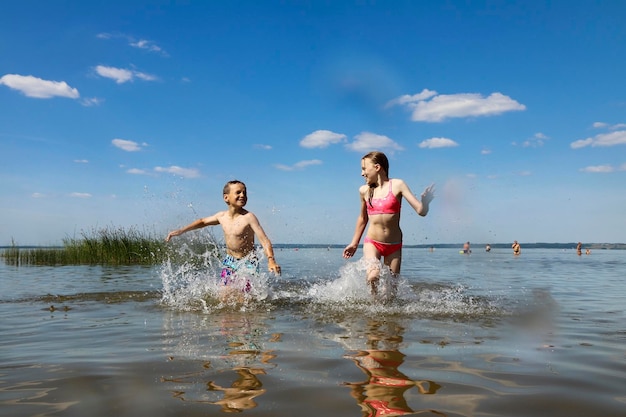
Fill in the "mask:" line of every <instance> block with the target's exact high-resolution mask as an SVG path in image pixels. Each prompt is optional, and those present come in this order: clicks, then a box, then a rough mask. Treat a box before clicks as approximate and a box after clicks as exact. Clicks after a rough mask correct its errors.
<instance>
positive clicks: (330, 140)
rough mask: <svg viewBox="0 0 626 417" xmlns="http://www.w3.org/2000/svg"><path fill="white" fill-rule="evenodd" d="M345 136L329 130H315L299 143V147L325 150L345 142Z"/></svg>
mask: <svg viewBox="0 0 626 417" xmlns="http://www.w3.org/2000/svg"><path fill="white" fill-rule="evenodd" d="M345 141H346V135H343V134H341V133H335V132H331V131H330V130H316V131H315V132H313V133H310V134H308V135H306V136H305V137H304V138H303V139H302V140H301V141H300V146H302V147H303V148H326V147H327V146H328V145H332V144H335V143H339V142H345Z"/></svg>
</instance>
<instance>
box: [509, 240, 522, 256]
mask: <svg viewBox="0 0 626 417" xmlns="http://www.w3.org/2000/svg"><path fill="white" fill-rule="evenodd" d="M511 247H512V248H513V255H519V254H520V253H522V247H521V246H520V245H519V243H517V240H515V241H513V244H512V245H511Z"/></svg>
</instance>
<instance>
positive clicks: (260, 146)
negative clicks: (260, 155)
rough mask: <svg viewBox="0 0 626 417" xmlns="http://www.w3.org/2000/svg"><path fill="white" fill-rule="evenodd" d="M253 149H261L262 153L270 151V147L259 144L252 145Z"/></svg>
mask: <svg viewBox="0 0 626 417" xmlns="http://www.w3.org/2000/svg"><path fill="white" fill-rule="evenodd" d="M254 148H255V149H263V150H264V151H269V150H271V149H272V146H271V145H263V144H261V143H257V144H256V145H254Z"/></svg>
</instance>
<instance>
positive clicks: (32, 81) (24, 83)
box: [0, 74, 80, 98]
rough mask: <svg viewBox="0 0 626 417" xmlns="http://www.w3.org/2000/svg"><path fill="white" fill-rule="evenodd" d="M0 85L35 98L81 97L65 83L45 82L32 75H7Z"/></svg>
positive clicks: (0, 80)
mask: <svg viewBox="0 0 626 417" xmlns="http://www.w3.org/2000/svg"><path fill="white" fill-rule="evenodd" d="M0 85H6V86H7V87H9V88H12V89H13V90H17V91H19V92H21V93H22V94H24V95H25V96H27V97H33V98H52V97H67V98H79V97H80V94H79V93H78V90H77V89H75V88H72V87H70V86H69V85H68V84H67V83H66V82H65V81H49V80H43V79H41V78H37V77H33V76H32V75H18V74H6V75H3V76H2V77H1V78H0Z"/></svg>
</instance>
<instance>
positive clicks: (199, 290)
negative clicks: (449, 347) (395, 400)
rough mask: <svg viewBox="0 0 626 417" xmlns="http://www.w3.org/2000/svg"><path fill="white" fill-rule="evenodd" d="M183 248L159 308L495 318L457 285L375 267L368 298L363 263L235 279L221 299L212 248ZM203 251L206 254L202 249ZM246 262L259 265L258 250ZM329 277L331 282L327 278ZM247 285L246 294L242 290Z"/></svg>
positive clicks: (495, 312)
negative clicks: (374, 289)
mask: <svg viewBox="0 0 626 417" xmlns="http://www.w3.org/2000/svg"><path fill="white" fill-rule="evenodd" d="M193 246H194V245H191V244H188V243H183V244H182V245H181V246H180V249H179V251H178V252H179V253H178V254H179V255H180V259H183V260H184V261H182V262H174V261H172V260H168V261H167V262H166V263H165V264H164V265H163V266H162V268H161V276H162V280H163V297H162V303H163V304H165V305H167V306H168V307H171V308H174V309H176V310H191V311H203V312H212V311H216V310H223V309H230V310H238V311H246V310H248V311H249V310H258V309H261V310H268V311H269V310H274V309H282V308H288V309H302V310H303V311H305V312H307V313H314V314H316V315H319V316H328V317H329V318H330V317H334V318H335V319H336V318H337V317H340V316H343V315H346V314H367V315H377V314H386V315H389V314H391V315H403V316H407V315H408V316H419V317H433V318H445V317H453V318H459V317H475V318H477V317H483V316H490V317H493V316H500V315H502V314H503V313H502V310H503V309H502V308H501V307H499V306H498V300H492V299H489V298H487V297H485V296H481V295H473V294H472V291H471V289H470V288H467V287H464V286H462V285H450V284H432V283H425V282H423V281H417V280H416V279H410V278H407V277H402V276H399V277H398V276H393V275H392V274H391V273H390V271H389V269H388V268H387V267H385V266H383V265H381V276H380V281H379V283H378V293H377V294H376V295H372V294H371V291H370V287H369V285H368V284H367V282H366V279H365V276H366V270H367V265H368V264H367V262H365V261H364V260H363V259H360V260H357V261H353V262H348V263H345V264H344V265H343V266H342V267H340V268H339V269H338V270H337V272H336V274H333V273H332V272H331V273H330V274H328V273H327V274H326V276H323V277H319V276H318V277H315V278H312V277H306V276H299V275H295V276H283V277H275V276H274V275H271V274H269V273H264V272H260V273H256V274H249V275H245V274H241V273H239V278H240V280H239V281H238V282H235V283H234V286H233V287H232V288H229V292H230V297H224V288H225V287H224V285H223V284H222V283H221V279H220V272H221V269H222V264H221V259H222V257H223V255H224V254H223V253H222V250H221V249H220V246H219V245H217V244H215V242H213V243H212V244H211V245H205V246H204V248H205V249H204V250H200V251H198V250H197V245H196V249H195V250H194V249H193ZM207 247H209V249H206V248H207ZM252 256H256V257H258V258H259V259H261V260H263V253H262V250H260V248H259V250H257V251H256V253H254V254H253V255H252ZM329 275H331V276H329ZM247 285H249V286H250V289H249V290H246V288H245V287H246V286H247Z"/></svg>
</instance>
